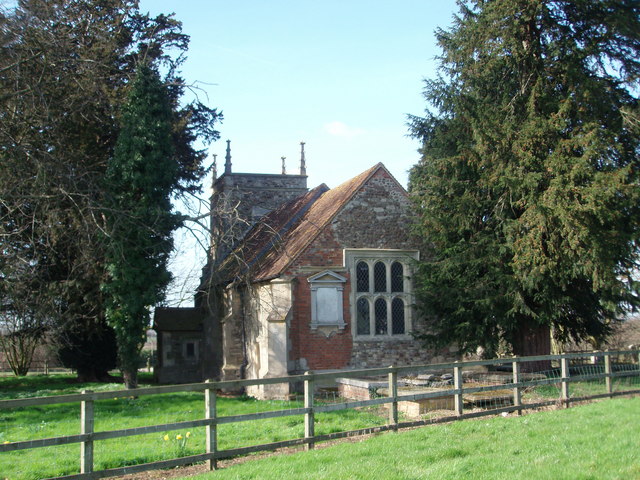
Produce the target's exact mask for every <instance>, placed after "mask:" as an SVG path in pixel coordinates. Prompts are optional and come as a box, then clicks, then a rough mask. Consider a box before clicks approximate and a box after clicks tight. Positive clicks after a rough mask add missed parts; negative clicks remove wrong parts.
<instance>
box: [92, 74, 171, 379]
mask: <svg viewBox="0 0 640 480" xmlns="http://www.w3.org/2000/svg"><path fill="white" fill-rule="evenodd" d="M171 125H172V109H171V104H170V101H169V97H168V94H167V91H166V87H165V86H164V85H163V84H162V82H161V81H160V77H159V75H158V73H157V72H156V71H155V70H153V69H152V68H150V67H149V66H148V65H145V64H143V65H142V66H140V68H139V69H138V72H137V75H136V78H135V80H134V82H133V85H132V87H131V90H130V91H129V95H128V102H127V104H126V106H125V109H124V114H123V116H122V128H121V130H120V137H119V138H118V143H117V145H116V149H115V153H114V156H113V159H111V161H110V162H109V164H108V167H107V177H106V185H105V192H106V196H107V202H106V206H107V208H106V209H105V212H104V214H105V217H106V218H107V229H106V231H107V235H108V236H107V238H106V239H105V240H106V241H105V248H106V253H107V259H106V261H107V272H108V279H107V282H106V283H105V292H106V293H107V320H108V322H109V324H110V325H111V326H113V328H114V329H115V331H116V337H117V340H118V359H119V363H120V368H121V369H122V371H123V374H124V380H125V384H126V385H127V387H128V388H135V387H136V386H137V370H138V365H139V363H140V350H141V349H142V346H143V345H144V342H145V338H146V330H147V328H148V327H149V323H150V322H149V313H150V312H149V309H150V308H151V307H152V306H154V305H155V304H156V303H158V302H159V301H160V300H162V299H163V298H164V297H163V294H164V289H165V287H166V286H167V284H168V283H169V281H170V279H171V276H170V274H169V271H168V270H167V261H168V260H169V255H170V254H171V251H172V249H173V241H172V237H171V234H172V232H173V230H174V229H175V228H176V227H177V225H178V222H179V217H178V215H177V214H174V213H172V206H171V194H172V193H173V192H174V191H175V190H176V189H177V187H178V182H179V164H178V162H177V158H176V155H175V149H174V146H173V141H172V136H171Z"/></svg>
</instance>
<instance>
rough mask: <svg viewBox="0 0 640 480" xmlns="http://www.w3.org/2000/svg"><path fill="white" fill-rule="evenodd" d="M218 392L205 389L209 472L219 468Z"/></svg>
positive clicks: (209, 381)
mask: <svg viewBox="0 0 640 480" xmlns="http://www.w3.org/2000/svg"><path fill="white" fill-rule="evenodd" d="M205 383H211V380H206V381H205ZM216 400H217V397H216V390H215V387H214V388H205V390H204V416H205V419H207V420H210V422H209V424H208V425H207V426H206V433H207V438H206V453H208V454H210V457H209V460H207V467H208V468H209V470H215V469H216V468H218V460H217V459H216V453H217V452H218V426H217V424H216V418H217V412H216Z"/></svg>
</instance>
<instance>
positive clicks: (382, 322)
mask: <svg viewBox="0 0 640 480" xmlns="http://www.w3.org/2000/svg"><path fill="white" fill-rule="evenodd" d="M374 308H375V312H376V335H386V334H387V301H386V300H385V299H384V298H379V299H377V300H376V303H375V305H374Z"/></svg>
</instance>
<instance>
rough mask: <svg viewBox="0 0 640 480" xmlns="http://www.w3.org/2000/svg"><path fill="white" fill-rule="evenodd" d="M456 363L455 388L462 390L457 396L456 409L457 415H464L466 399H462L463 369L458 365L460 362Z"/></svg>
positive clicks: (454, 369)
mask: <svg viewBox="0 0 640 480" xmlns="http://www.w3.org/2000/svg"><path fill="white" fill-rule="evenodd" d="M455 363H456V366H455V367H453V388H455V389H456V390H460V392H459V393H456V394H455V397H454V409H455V412H456V415H462V411H463V409H464V399H463V398H462V369H461V368H460V366H458V365H457V363H458V362H455Z"/></svg>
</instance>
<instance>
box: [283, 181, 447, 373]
mask: <svg viewBox="0 0 640 480" xmlns="http://www.w3.org/2000/svg"><path fill="white" fill-rule="evenodd" d="M408 210H409V199H408V197H407V195H406V192H405V191H404V190H403V189H402V188H401V187H400V186H399V185H398V184H397V182H396V181H395V180H394V179H393V178H391V177H390V176H389V175H388V174H387V172H386V171H384V170H383V169H380V170H378V171H377V172H376V173H375V174H374V175H373V176H372V178H370V179H369V180H368V181H367V182H366V184H365V185H363V187H362V188H361V189H360V190H359V191H358V192H357V193H356V195H355V196H354V197H353V198H352V199H351V200H350V201H349V202H348V203H347V205H345V207H344V208H343V209H342V210H341V211H340V212H339V213H338V215H336V217H335V218H334V219H333V221H332V222H331V224H329V225H327V226H326V227H325V228H324V229H323V231H322V232H321V233H320V234H319V235H318V237H317V238H316V239H315V240H314V242H313V243H312V244H311V245H310V246H309V247H307V249H306V250H305V251H304V252H303V253H302V254H301V255H300V256H299V257H298V258H297V259H296V261H295V263H294V264H293V265H292V266H291V267H290V268H289V269H288V271H287V272H286V276H287V277H289V278H292V277H293V278H295V286H294V305H295V308H294V312H293V315H292V319H291V325H290V339H291V346H290V352H289V370H290V371H291V372H292V373H297V372H301V371H305V370H323V369H342V368H367V367H382V366H388V365H410V364H424V363H432V362H434V361H435V362H439V361H445V360H447V359H450V358H452V355H451V354H449V352H448V351H443V352H440V355H437V356H436V355H434V352H431V351H428V350H426V349H425V348H424V347H423V346H422V345H421V344H420V342H417V341H414V340H390V341H389V340H388V341H370V340H369V341H354V339H353V335H352V328H351V325H352V322H351V308H350V300H351V283H350V275H349V272H348V271H346V269H345V267H344V265H343V251H344V249H345V248H372V249H407V250H410V249H417V244H416V242H415V241H413V240H412V239H411V238H410V237H409V234H408V232H409V227H410V219H409V218H408ZM323 270H333V271H334V272H336V273H338V274H340V275H342V276H344V277H346V278H347V283H346V285H345V290H344V296H343V313H344V319H345V322H346V323H347V325H346V327H345V328H344V329H342V330H338V329H335V330H334V331H331V332H330V333H329V334H327V332H320V331H318V330H312V329H311V328H310V323H311V305H310V300H311V292H310V288H309V283H308V281H307V278H308V277H310V276H312V275H313V274H314V273H317V272H320V271H323ZM413 325H414V330H416V329H417V330H421V329H423V328H424V325H422V324H421V323H420V322H419V321H418V320H417V319H416V318H414V322H413Z"/></svg>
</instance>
